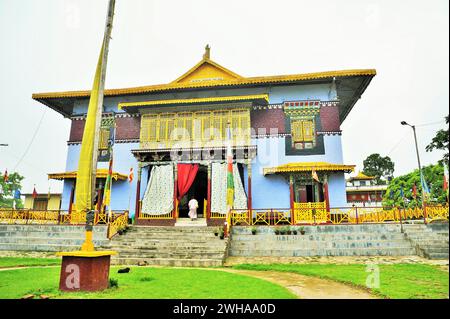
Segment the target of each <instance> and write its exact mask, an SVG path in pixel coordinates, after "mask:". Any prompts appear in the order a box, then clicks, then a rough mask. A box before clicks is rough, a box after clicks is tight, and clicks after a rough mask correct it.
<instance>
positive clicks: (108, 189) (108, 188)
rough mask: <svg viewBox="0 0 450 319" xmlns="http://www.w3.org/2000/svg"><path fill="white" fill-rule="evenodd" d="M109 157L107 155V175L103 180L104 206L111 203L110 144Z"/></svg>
mask: <svg viewBox="0 0 450 319" xmlns="http://www.w3.org/2000/svg"><path fill="white" fill-rule="evenodd" d="M110 154H111V155H110V157H109V169H108V176H106V182H105V196H104V200H103V204H104V205H105V206H108V207H109V206H110V203H111V187H112V172H113V170H112V168H113V152H112V147H111V146H110Z"/></svg>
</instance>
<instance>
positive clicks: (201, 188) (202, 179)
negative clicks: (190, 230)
mask: <svg viewBox="0 0 450 319" xmlns="http://www.w3.org/2000/svg"><path fill="white" fill-rule="evenodd" d="M207 191H208V172H207V167H206V166H203V165H200V166H199V169H198V172H197V175H196V176H195V180H194V182H193V183H192V186H191V188H189V190H188V191H187V193H186V194H185V195H184V196H183V197H182V198H181V199H180V202H179V203H178V217H181V218H188V217H189V216H188V213H189V207H188V202H189V201H190V200H191V199H192V198H195V199H196V200H197V201H198V209H197V217H198V218H202V217H206V216H203V212H204V203H205V200H206V198H207Z"/></svg>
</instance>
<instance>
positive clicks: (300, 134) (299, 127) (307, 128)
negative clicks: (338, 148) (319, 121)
mask: <svg viewBox="0 0 450 319" xmlns="http://www.w3.org/2000/svg"><path fill="white" fill-rule="evenodd" d="M291 136H292V147H293V148H295V149H310V148H314V147H315V145H316V134H315V122H314V118H312V117H311V118H299V119H297V118H294V119H292V120H291Z"/></svg>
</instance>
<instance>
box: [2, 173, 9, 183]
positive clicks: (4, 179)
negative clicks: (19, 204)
mask: <svg viewBox="0 0 450 319" xmlns="http://www.w3.org/2000/svg"><path fill="white" fill-rule="evenodd" d="M8 178H9V177H8V170H5V175H3V181H4V182H5V183H7V182H8Z"/></svg>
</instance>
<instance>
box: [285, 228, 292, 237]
mask: <svg viewBox="0 0 450 319" xmlns="http://www.w3.org/2000/svg"><path fill="white" fill-rule="evenodd" d="M286 233H287V234H288V235H290V234H292V230H291V228H290V227H287V229H286Z"/></svg>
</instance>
